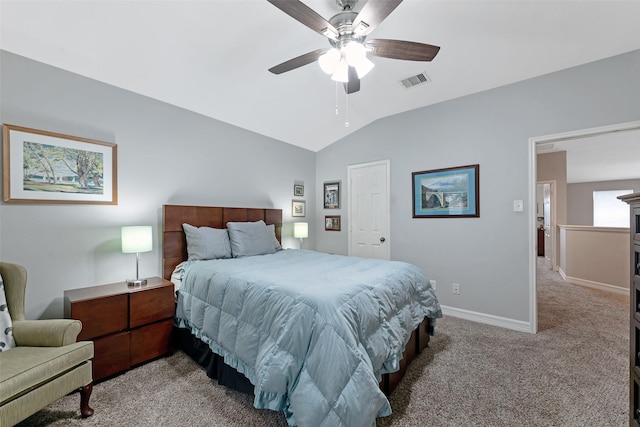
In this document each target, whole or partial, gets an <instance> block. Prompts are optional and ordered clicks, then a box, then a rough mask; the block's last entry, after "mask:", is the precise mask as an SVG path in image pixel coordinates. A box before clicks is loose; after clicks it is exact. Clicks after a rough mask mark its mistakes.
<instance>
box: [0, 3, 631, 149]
mask: <svg viewBox="0 0 640 427" xmlns="http://www.w3.org/2000/svg"><path fill="white" fill-rule="evenodd" d="M304 3H306V4H307V5H308V6H310V7H311V8H313V9H314V10H316V11H317V12H318V13H319V14H320V15H322V16H323V17H325V18H327V19H328V18H329V17H331V16H332V15H334V14H335V13H337V12H338V11H339V9H338V8H337V6H336V4H335V0H308V1H305V2H304ZM364 3H365V2H364V0H361V1H360V3H359V4H358V6H357V7H356V11H357V10H360V9H361V8H362V5H363V4H364ZM0 14H1V20H0V26H1V32H0V48H2V49H4V50H6V51H9V52H13V53H16V54H19V55H23V56H26V57H28V58H32V59H35V60H38V61H41V62H44V63H47V64H51V65H54V66H57V67H60V68H63V69H66V70H69V71H72V72H75V73H78V74H81V75H84V76H88V77H91V78H94V79H97V80H100V81H103V82H106V83H109V84H112V85H115V86H118V87H121V88H124V89H128V90H131V91H133V92H137V93H140V94H143V95H146V96H149V97H152V98H155V99H158V100H161V101H165V102H168V103H171V104H174V105H177V106H180V107H182V108H185V109H188V110H192V111H195V112H198V113H200V114H203V115H205V116H210V117H213V118H215V119H218V120H222V121H224V122H227V123H230V124H233V125H236V126H240V127H243V128H246V129H249V130H251V131H254V132H257V133H259V134H262V135H266V136H269V137H272V138H275V139H277V140H281V141H284V142H287V143H290V144H294V145H297V146H301V147H305V148H307V149H309V150H312V151H318V150H320V149H322V148H324V147H326V146H327V145H330V144H331V143H333V142H335V141H337V140H339V139H340V138H342V137H344V136H346V135H348V134H349V133H351V132H354V131H355V130H357V129H359V128H361V127H363V126H366V125H367V124H368V123H371V122H373V121H375V120H377V119H379V118H382V117H386V116H390V115H393V114H397V113H400V112H403V111H408V110H411V109H415V108H419V107H422V106H426V105H430V104H434V103H437V102H442V101H445V100H449V99H453V98H457V97H460V96H464V95H467V94H471V93H476V92H479V91H483V90H487V89H491V88H494V87H498V86H502V85H505V84H509V83H513V82H517V81H520V80H523V79H528V78H531V77H535V76H538V75H542V74H546V73H550V72H554V71H557V70H562V69H565V68H568V67H572V66H576V65H580V64H584V63H587V62H591V61H595V60H598V59H602V58H606V57H609V56H613V55H617V54H621V53H624V52H628V51H631V50H635V49H639V48H640V24H639V22H640V1H637V0H635V1H632V0H628V1H609V0H603V1H578V0H561V1H541V0H534V1H517V0H510V1H507V0H503V1H485V0H465V1H463V0H405V1H404V2H403V3H402V4H400V5H399V6H398V8H397V9H396V10H395V11H394V12H393V13H391V15H389V17H388V18H387V19H386V20H385V21H384V22H382V23H381V24H380V25H379V26H378V27H377V28H376V29H375V30H374V31H373V33H372V34H371V35H370V37H369V38H391V39H401V40H410V41H417V42H423V43H429V44H435V45H438V46H441V50H440V53H439V54H438V55H437V56H436V58H435V59H434V60H433V61H432V62H426V63H425V62H412V61H398V60H391V59H385V58H377V57H374V58H373V59H372V60H373V62H374V63H375V64H376V67H375V68H374V70H373V71H372V72H371V73H370V74H369V75H367V76H366V77H365V78H364V79H363V80H362V84H361V90H360V92H357V93H355V94H352V95H350V96H349V98H348V107H347V105H346V100H345V95H344V92H343V90H342V88H341V87H340V88H339V91H338V92H337V94H338V96H337V97H336V86H335V83H334V82H332V81H331V80H330V78H329V76H327V75H325V74H323V73H322V71H321V70H320V69H319V67H318V66H317V64H309V65H306V66H304V67H301V68H299V69H296V70H293V71H290V72H287V73H284V74H281V75H273V74H271V73H269V72H268V71H267V70H268V68H270V67H272V66H274V65H277V64H279V63H281V62H284V61H286V60H288V59H291V58H293V57H295V56H298V55H301V54H304V53H307V52H310V51H313V50H316V49H319V48H324V47H328V46H329V44H328V42H327V40H326V39H325V38H323V37H322V36H320V35H319V34H317V33H315V32H313V31H312V30H310V29H308V28H306V27H304V26H303V25H302V24H300V23H299V22H297V21H295V20H293V19H292V18H290V17H289V16H287V15H286V14H284V13H283V12H282V11H280V10H278V9H277V8H276V7H274V6H273V5H271V4H269V3H268V2H267V1H266V0H230V1H223V0H208V1H207V0H199V1H190V0H180V1H152V0H138V1H122V0H110V1H109V0H93V1H65V0H55V1H27V0H20V1H13V0H1V2H0ZM423 71H426V73H427V74H428V75H429V76H430V77H431V79H432V82H430V83H428V84H426V85H422V86H418V87H415V88H412V89H404V88H403V87H401V85H400V84H399V80H401V79H403V78H405V77H408V76H410V75H414V74H417V73H420V72H423ZM336 98H337V100H338V110H339V114H338V115H336V113H335V110H336ZM347 112H348V122H349V126H348V127H346V126H345V121H346V120H347V117H346V115H347Z"/></svg>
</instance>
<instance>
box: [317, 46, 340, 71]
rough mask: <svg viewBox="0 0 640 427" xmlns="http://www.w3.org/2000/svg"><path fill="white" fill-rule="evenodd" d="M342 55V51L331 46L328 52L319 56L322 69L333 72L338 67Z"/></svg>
mask: <svg viewBox="0 0 640 427" xmlns="http://www.w3.org/2000/svg"><path fill="white" fill-rule="evenodd" d="M341 57H342V55H341V54H340V51H339V50H338V49H336V48H331V49H329V50H328V51H327V52H325V53H323V54H322V55H320V57H319V58H318V64H319V65H320V68H321V69H322V71H324V72H325V73H327V74H333V72H334V71H335V69H336V67H337V66H338V63H339V62H340V58H341Z"/></svg>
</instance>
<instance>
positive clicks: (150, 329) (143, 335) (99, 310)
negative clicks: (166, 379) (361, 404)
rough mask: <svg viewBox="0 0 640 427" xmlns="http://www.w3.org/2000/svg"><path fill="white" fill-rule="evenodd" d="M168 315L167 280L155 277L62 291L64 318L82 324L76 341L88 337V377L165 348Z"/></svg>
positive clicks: (171, 308)
mask: <svg viewBox="0 0 640 427" xmlns="http://www.w3.org/2000/svg"><path fill="white" fill-rule="evenodd" d="M174 314H175V298H174V288H173V283H171V282H169V281H168V280H164V279H161V278H160V277H153V278H150V279H148V282H147V284H146V285H145V286H137V287H130V286H127V283H126V282H121V283H112V284H109V285H100V286H92V287H87V288H80V289H73V290H68V291H64V316H65V317H66V318H69V319H78V320H80V321H81V322H82V331H81V332H80V335H78V340H90V341H93V344H94V358H93V380H94V381H99V380H101V379H103V378H106V377H109V376H111V375H114V374H117V373H120V372H123V371H126V370H127V369H129V368H131V367H133V366H136V365H139V364H141V363H143V362H146V361H149V360H151V359H154V358H156V357H159V356H162V355H164V354H167V353H169V352H171V351H172V350H173V345H172V344H173V342H172V331H173V316H174Z"/></svg>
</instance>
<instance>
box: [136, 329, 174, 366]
mask: <svg viewBox="0 0 640 427" xmlns="http://www.w3.org/2000/svg"><path fill="white" fill-rule="evenodd" d="M172 333H173V319H167V320H163V321H161V322H157V323H154V324H152V325H148V326H143V327H141V328H138V329H134V330H132V331H131V340H130V346H131V357H130V362H131V366H134V365H137V364H139V363H142V362H145V361H147V360H150V359H153V358H156V357H158V356H162V355H163V354H167V353H169V352H170V351H171V350H172V349H173V346H172V342H173V340H172Z"/></svg>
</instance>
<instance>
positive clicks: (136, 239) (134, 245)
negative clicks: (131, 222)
mask: <svg viewBox="0 0 640 427" xmlns="http://www.w3.org/2000/svg"><path fill="white" fill-rule="evenodd" d="M121 231H122V233H121V236H122V253H123V254H133V253H135V254H136V278H135V279H127V286H142V285H146V284H147V279H140V276H139V274H138V272H139V268H138V267H139V265H138V264H139V262H140V252H151V250H152V249H153V239H152V235H151V226H150V225H143V226H134V227H122V230H121Z"/></svg>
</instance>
